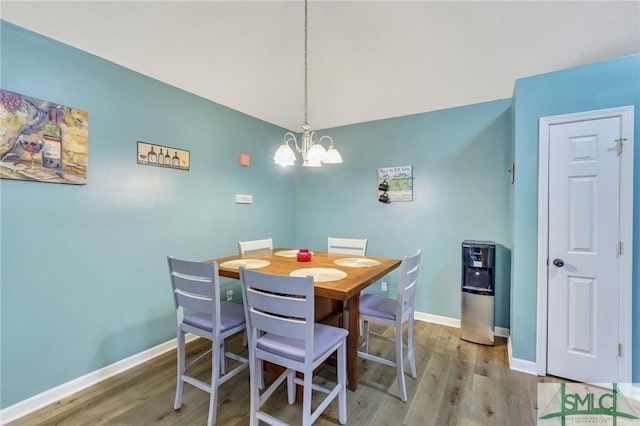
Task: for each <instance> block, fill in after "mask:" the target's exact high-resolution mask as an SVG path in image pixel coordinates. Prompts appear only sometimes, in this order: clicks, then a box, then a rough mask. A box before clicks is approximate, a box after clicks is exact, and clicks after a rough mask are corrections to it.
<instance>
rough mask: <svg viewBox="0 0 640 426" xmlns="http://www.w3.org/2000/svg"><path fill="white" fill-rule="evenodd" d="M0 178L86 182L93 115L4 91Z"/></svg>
mask: <svg viewBox="0 0 640 426" xmlns="http://www.w3.org/2000/svg"><path fill="white" fill-rule="evenodd" d="M0 100H1V101H2V102H1V105H0V178H2V179H17V180H31V181H37V182H50V183H69V184H76V185H83V184H86V183H87V163H88V152H89V117H88V116H89V114H88V113H87V112H86V111H82V110H79V109H77V108H71V107H68V106H64V105H60V104H56V103H53V102H49V101H45V100H42V99H37V98H32V97H30V96H25V95H21V94H19V93H14V92H10V91H8V90H2V89H0Z"/></svg>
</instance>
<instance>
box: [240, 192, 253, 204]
mask: <svg viewBox="0 0 640 426" xmlns="http://www.w3.org/2000/svg"><path fill="white" fill-rule="evenodd" d="M252 203H253V195H247V194H236V204H252Z"/></svg>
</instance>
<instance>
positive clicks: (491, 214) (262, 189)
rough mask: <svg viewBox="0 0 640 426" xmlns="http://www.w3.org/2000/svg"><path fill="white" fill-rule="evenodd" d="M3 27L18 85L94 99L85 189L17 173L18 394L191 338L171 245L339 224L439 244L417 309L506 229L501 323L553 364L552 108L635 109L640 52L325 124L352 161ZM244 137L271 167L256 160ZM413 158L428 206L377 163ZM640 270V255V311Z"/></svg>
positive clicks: (11, 367)
mask: <svg viewBox="0 0 640 426" xmlns="http://www.w3.org/2000/svg"><path fill="white" fill-rule="evenodd" d="M0 25H1V31H2V32H1V36H2V37H1V43H2V46H1V47H2V49H1V55H2V56H1V58H0V59H1V66H2V68H1V70H0V71H1V74H0V75H1V82H0V83H1V84H0V85H1V87H2V88H4V89H7V90H11V91H15V92H18V93H23V94H25V95H29V96H34V97H38V98H41V99H47V100H50V101H53V102H56V103H60V104H64V105H68V106H72V107H76V108H79V109H83V110H86V111H88V112H89V138H90V145H89V175H88V184H87V185H85V186H71V185H57V184H42V183H34V182H22V181H9V180H1V181H0V201H1V206H0V213H1V215H2V216H1V218H2V221H1V223H0V249H1V252H0V266H1V270H0V279H1V282H2V284H1V290H0V291H1V293H0V296H1V301H0V302H1V306H0V308H1V312H0V315H1V317H0V320H1V327H2V330H1V331H2V333H1V340H0V344H1V348H0V361H1V370H0V375H1V376H2V384H1V389H0V393H1V396H0V407H3V408H4V407H7V406H9V405H12V404H14V403H16V402H19V401H21V400H23V399H25V398H28V397H30V396H33V395H36V394H38V393H40V392H43V391H45V390H47V389H50V388H52V387H54V386H56V385H59V384H61V383H65V382H68V381H69V380H72V379H74V378H76V377H79V376H82V375H84V374H86V373H89V372H91V371H94V370H96V369H99V368H101V367H103V366H105V365H108V364H111V363H113V362H116V361H118V360H121V359H123V358H125V357H127V356H129V355H132V354H135V353H138V352H140V351H142V350H144V349H147V348H149V347H152V346H154V345H156V344H158V343H161V342H164V341H166V340H169V339H171V338H173V337H174V327H173V321H174V318H173V310H172V302H171V298H170V293H169V281H168V278H167V274H166V261H165V257H166V255H167V254H173V255H176V256H183V257H191V258H203V259H204V258H210V257H217V256H222V255H226V254H228V253H230V252H234V251H235V250H236V242H237V241H238V240H241V239H254V238H263V237H266V236H271V237H273V238H274V240H275V243H276V245H278V246H308V247H310V248H313V249H317V250H324V249H325V248H326V238H327V236H328V235H333V236H353V237H365V236H366V237H367V238H369V249H368V251H369V253H370V254H372V255H380V256H388V257H400V256H403V255H405V254H410V253H412V252H413V251H414V250H415V249H416V248H422V249H423V251H424V254H423V261H422V271H421V283H420V288H419V293H418V300H417V309H418V310H419V311H421V312H426V313H429V314H435V315H442V316H445V317H452V318H459V315H460V292H459V286H460V243H461V242H462V240H464V239H490V240H494V241H496V242H497V243H499V244H500V248H501V252H500V253H501V256H500V259H499V265H500V266H499V269H498V271H497V277H496V278H497V294H496V303H497V312H496V323H497V325H498V326H501V327H510V328H511V331H512V337H513V344H514V347H513V349H514V356H515V357H516V358H520V359H525V360H534V359H535V324H536V319H535V303H531V301H532V300H535V296H536V292H535V286H536V278H535V274H536V270H535V250H536V241H537V235H536V224H537V222H536V220H537V218H536V217H535V212H536V200H537V196H536V190H537V188H536V182H537V175H536V173H537V151H536V149H537V148H536V147H537V119H538V117H539V116H544V115H553V114H561V113H565V112H575V111H580V110H590V109H597V108H606V107H610V106H618V105H626V104H635V105H636V114H638V113H640V106H639V105H638V80H639V79H640V76H639V72H638V69H639V65H638V56H634V57H631V58H623V59H620V60H616V61H610V62H607V63H603V64H596V65H593V66H588V67H582V68H578V69H573V70H567V71H563V72H558V73H552V74H546V75H543V76H537V77H532V78H528V79H522V80H519V81H518V82H517V84H516V94H515V97H514V99H513V101H511V100H498V101H494V102H488V103H483V104H478V105H471V106H464V107H459V108H453V109H449V110H443V111H436V112H432V113H425V114H417V115H412V116H406V117H399V118H392V119H387V120H379V121H374V122H369V123H362V124H356V125H351V126H344V127H340V128H334V129H330V130H327V131H326V132H325V131H323V132H320V133H321V134H330V135H331V136H332V137H333V138H334V140H335V143H336V145H337V147H338V149H339V150H340V151H341V153H342V154H343V157H344V159H345V163H344V164H342V165H339V166H327V167H323V168H321V169H303V168H299V169H282V168H279V167H275V166H273V164H272V161H271V157H272V155H273V150H274V149H275V147H276V146H277V144H278V143H279V142H280V141H281V138H282V135H283V132H284V130H283V129H281V128H278V127H277V126H273V125H270V124H268V123H265V122H263V121H260V120H257V119H255V118H252V117H248V116H246V115H244V114H241V113H239V112H237V111H233V110H230V109H228V108H225V107H223V106H220V105H217V104H214V103H212V102H209V101H206V100H204V99H202V98H199V97H197V96H195V95H192V94H189V93H186V92H184V91H181V90H178V89H176V88H173V87H171V86H168V85H166V84H163V83H160V82H158V81H155V80H152V79H149V78H147V77H144V76H142V75H140V74H137V73H135V72H132V71H130V70H127V69H125V68H122V67H119V66H117V65H114V64H112V63H110V62H107V61H104V60H102V59H100V58H97V57H95V56H92V55H90V54H87V53H85V52H81V51H79V50H76V49H73V48H71V47H69V46H65V45H63V44H60V43H58V42H56V41H53V40H51V39H48V38H45V37H42V36H39V35H36V34H33V33H31V32H28V31H25V30H23V29H21V28H19V27H16V26H13V25H11V24H8V23H5V22H3V21H0ZM587 89H588V90H587ZM512 123H515V127H514V126H513V125H512ZM638 123H640V119H639V118H638V117H636V135H635V136H636V141H637V140H640V138H639V135H638V134H637V132H638V130H637V129H638ZM137 140H143V141H148V142H153V143H157V144H161V145H168V146H176V147H180V148H184V149H189V150H190V151H191V160H192V163H191V170H190V171H189V172H181V171H174V170H165V169H159V168H153V167H147V166H138V165H137V164H136V159H135V152H136V141H137ZM240 152H246V153H249V154H250V155H251V164H252V165H251V167H249V168H243V167H240V166H238V165H237V156H238V154H239V153H240ZM638 156H640V149H636V170H635V181H636V197H635V209H636V210H635V214H636V216H635V222H634V225H635V230H634V232H635V240H634V248H635V250H636V253H640V248H639V247H638V241H640V238H639V235H640V223H639V216H640V206H638V203H639V201H638V200H639V198H640V197H638V196H637V194H638V191H640V184H639V183H638V174H639V173H638V164H640V160H638ZM513 158H515V161H516V162H517V166H518V167H517V179H516V184H515V185H510V184H509V174H508V172H507V170H508V168H509V165H510V163H511V161H512V159H513ZM407 164H410V165H412V166H413V169H414V201H413V202H408V203H392V204H390V205H384V204H381V203H379V202H378V201H377V196H378V191H377V177H376V172H377V168H378V167H385V166H394V165H407ZM294 176H295V179H294ZM235 193H244V194H253V195H254V204H252V205H235V204H234V203H233V194H235ZM510 264H512V265H513V268H511V270H512V272H511V276H512V278H513V279H512V281H513V284H510V281H511V280H510V276H509V275H510V273H509V270H510V267H509V265H510ZM393 278H394V277H390V280H389V281H390V284H391V287H390V291H393V286H392V285H393ZM639 282H640V276H639V266H638V264H637V263H636V264H635V265H634V323H636V324H637V323H639V322H640V318H638V308H639V306H640V291H638V283H639ZM225 285H227V286H236V285H237V283H234V282H230V281H226V282H225ZM371 291H379V290H378V289H377V288H376V286H374V287H373V288H372V289H371ZM510 301H511V304H510V303H509V302H510ZM510 305H511V306H513V307H514V309H512V310H511V311H510V309H509V306H510ZM639 333H640V328H639V327H636V330H634V341H635V348H634V350H635V355H636V357H635V360H634V367H635V368H634V380H635V381H640V380H639V377H638V376H639V373H640V372H639V368H638V366H639V365H640V358H639V357H640V346H639V345H640V334H639Z"/></svg>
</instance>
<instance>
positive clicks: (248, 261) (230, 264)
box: [220, 259, 271, 269]
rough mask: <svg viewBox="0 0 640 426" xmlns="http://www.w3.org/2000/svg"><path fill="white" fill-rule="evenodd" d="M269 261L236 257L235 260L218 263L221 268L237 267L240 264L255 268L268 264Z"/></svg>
mask: <svg viewBox="0 0 640 426" xmlns="http://www.w3.org/2000/svg"><path fill="white" fill-rule="evenodd" d="M270 263H271V262H269V261H268V260H264V259H236V260H228V261H226V262H223V263H221V264H220V267H221V268H235V269H239V268H240V267H241V266H244V267H245V268H247V269H256V268H263V267H265V266H267V265H269V264H270Z"/></svg>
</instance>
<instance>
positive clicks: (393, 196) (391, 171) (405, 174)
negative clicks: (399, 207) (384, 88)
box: [378, 166, 413, 202]
mask: <svg viewBox="0 0 640 426" xmlns="http://www.w3.org/2000/svg"><path fill="white" fill-rule="evenodd" d="M383 182H386V185H383ZM383 186H384V187H387V188H388V189H387V191H385V193H386V194H387V196H388V201H389V202H397V201H413V170H412V167H411V166H393V167H381V168H379V169H378V188H381V187H383Z"/></svg>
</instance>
